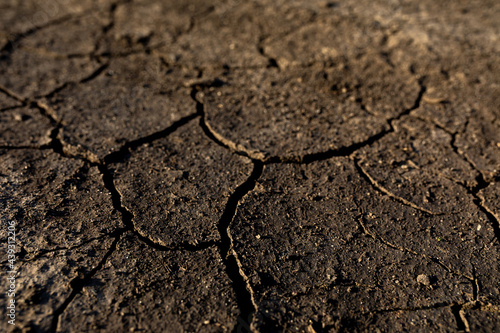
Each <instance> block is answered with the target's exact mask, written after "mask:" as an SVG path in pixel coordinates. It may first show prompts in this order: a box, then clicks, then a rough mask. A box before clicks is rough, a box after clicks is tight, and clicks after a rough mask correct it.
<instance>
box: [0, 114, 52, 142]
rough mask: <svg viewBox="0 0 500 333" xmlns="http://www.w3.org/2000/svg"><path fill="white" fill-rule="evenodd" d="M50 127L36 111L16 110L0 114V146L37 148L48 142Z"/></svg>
mask: <svg viewBox="0 0 500 333" xmlns="http://www.w3.org/2000/svg"><path fill="white" fill-rule="evenodd" d="M51 130H52V126H51V125H50V122H49V121H48V120H47V118H46V117H44V116H42V115H41V114H40V112H39V111H38V110H33V109H29V108H25V107H23V108H16V109H13V110H7V111H2V112H1V113H0V145H2V146H33V147H39V146H41V145H43V144H48V143H49V142H50V137H49V135H50V131H51Z"/></svg>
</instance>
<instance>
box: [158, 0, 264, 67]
mask: <svg viewBox="0 0 500 333" xmlns="http://www.w3.org/2000/svg"><path fill="white" fill-rule="evenodd" d="M248 8H252V5H251V4H250V3H247V2H241V3H240V4H239V5H237V6H231V5H229V4H226V5H224V4H218V6H217V5H216V6H214V8H213V12H210V13H209V14H207V15H205V16H203V17H201V18H200V19H199V20H196V23H195V24H194V26H193V28H192V30H190V31H189V33H186V34H182V35H181V36H180V37H179V38H178V39H177V40H176V41H175V43H173V44H172V45H168V46H166V47H163V48H161V49H160V50H159V51H160V52H161V53H163V54H165V55H167V57H166V58H167V60H168V61H169V62H175V63H177V64H182V65H183V66H188V67H190V68H193V67H195V68H200V67H201V68H207V67H222V66H229V67H250V66H252V67H254V66H261V67H264V66H266V65H267V64H268V59H267V58H266V57H264V56H262V55H261V54H260V53H259V51H258V47H257V44H258V42H259V29H258V25H257V24H255V23H254V20H255V16H256V15H255V13H254V12H252V11H249V10H248Z"/></svg>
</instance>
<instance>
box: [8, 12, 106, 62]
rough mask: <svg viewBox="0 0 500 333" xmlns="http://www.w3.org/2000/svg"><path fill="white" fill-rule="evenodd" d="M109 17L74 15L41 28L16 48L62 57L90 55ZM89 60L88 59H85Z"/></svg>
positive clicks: (93, 14)
mask: <svg viewBox="0 0 500 333" xmlns="http://www.w3.org/2000/svg"><path fill="white" fill-rule="evenodd" d="M107 24H109V18H108V17H107V15H106V14H103V13H96V12H94V13H92V14H91V15H84V16H79V17H75V18H73V19H70V20H68V21H66V22H62V23H60V24H57V25H52V26H49V27H47V28H45V29H41V30H40V31H38V32H36V33H35V34H33V35H31V36H29V37H26V38H24V39H23V40H22V41H21V43H20V44H19V45H16V48H24V49H27V50H31V51H37V52H40V53H45V54H47V55H52V56H53V57H54V58H59V59H62V58H64V57H67V56H80V57H83V56H85V55H90V54H91V53H92V52H93V51H94V49H95V45H96V44H97V41H98V40H99V38H100V37H101V35H102V30H103V27H104V26H106V25H107ZM87 61H90V59H87Z"/></svg>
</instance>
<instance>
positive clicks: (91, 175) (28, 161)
mask: <svg viewBox="0 0 500 333" xmlns="http://www.w3.org/2000/svg"><path fill="white" fill-rule="evenodd" d="M0 175H1V178H0V187H1V188H2V193H1V196H0V208H1V210H2V212H3V216H2V224H3V223H6V221H14V222H15V223H16V244H17V262H16V266H17V267H16V268H17V270H18V272H19V273H18V276H17V278H16V284H17V285H16V304H18V305H19V307H18V308H17V309H18V311H19V312H18V315H19V317H18V318H16V319H18V321H16V324H19V325H20V326H22V327H23V329H28V328H29V327H31V328H34V329H38V330H41V331H49V330H50V329H51V324H52V318H53V317H52V315H53V314H54V312H55V310H56V309H57V308H58V307H60V306H61V305H62V304H63V303H64V301H65V300H66V299H67V298H68V297H69V295H70V294H71V292H72V286H71V285H70V282H71V281H72V280H74V279H76V278H83V277H84V276H85V275H86V274H88V273H89V272H90V271H91V270H92V269H93V268H94V267H96V266H97V265H98V263H99V262H100V261H101V260H102V258H103V257H104V255H105V253H106V252H107V250H108V248H109V246H110V244H111V241H110V240H109V239H108V238H106V237H105V235H106V234H108V233H110V232H112V231H114V230H115V229H116V228H118V227H120V226H121V221H120V218H119V216H117V214H116V213H114V209H113V205H112V201H111V197H110V195H109V194H108V192H107V190H106V188H105V187H104V184H103V183H102V179H101V175H100V174H99V172H98V170H97V168H96V167H91V168H89V167H88V166H86V165H85V164H84V163H83V162H81V161H77V160H73V159H66V158H62V157H60V156H58V155H56V154H54V153H52V152H50V151H38V150H29V149H24V150H8V151H5V150H3V151H1V152H0ZM6 237H7V234H5V235H3V236H2V239H1V241H2V242H4V243H5V244H6V243H7V239H6ZM6 300H7V298H6V297H5V294H4V296H2V298H0V302H1V303H3V302H5V301H6ZM2 306H6V305H5V304H3V305H2ZM3 324H7V322H6V321H5V322H4V323H1V324H0V325H3Z"/></svg>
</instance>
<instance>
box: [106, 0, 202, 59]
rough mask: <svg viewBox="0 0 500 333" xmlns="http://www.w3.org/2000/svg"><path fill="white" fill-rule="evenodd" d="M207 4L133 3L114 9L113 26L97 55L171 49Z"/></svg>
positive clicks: (186, 2) (171, 2)
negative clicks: (146, 49)
mask: <svg viewBox="0 0 500 333" xmlns="http://www.w3.org/2000/svg"><path fill="white" fill-rule="evenodd" d="M209 6H210V1H203V2H199V1H169V2H165V1H134V2H130V3H123V4H121V5H120V6H118V7H117V8H116V11H115V13H114V17H115V19H114V25H113V29H112V30H111V31H110V33H109V34H108V35H107V36H105V39H104V40H105V42H103V43H101V45H100V49H99V52H110V53H111V54H114V53H120V52H131V51H137V50H141V49H144V48H157V47H159V46H165V47H167V48H170V47H171V44H172V42H174V40H175V39H176V38H178V36H179V35H181V34H183V33H185V32H187V31H188V30H189V28H190V26H191V24H192V21H193V20H194V16H196V15H202V14H203V13H206V12H207V10H208V9H207V7H209Z"/></svg>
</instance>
